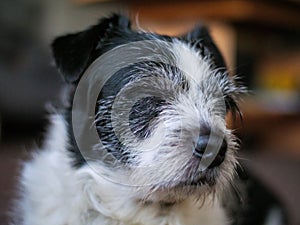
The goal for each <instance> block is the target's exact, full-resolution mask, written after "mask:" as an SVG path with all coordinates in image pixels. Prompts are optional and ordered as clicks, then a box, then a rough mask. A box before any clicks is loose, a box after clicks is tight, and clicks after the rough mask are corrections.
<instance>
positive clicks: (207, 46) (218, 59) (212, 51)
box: [182, 25, 226, 70]
mask: <svg viewBox="0 0 300 225" xmlns="http://www.w3.org/2000/svg"><path fill="white" fill-rule="evenodd" d="M182 39H183V40H184V41H186V42H188V43H190V44H192V45H194V46H195V47H197V48H198V49H199V50H200V53H201V55H202V56H203V57H208V58H209V59H210V60H212V62H213V64H214V67H215V68H219V69H224V70H225V69H226V64H225V61H224V59H223V57H222V55H221V53H220V51H219V49H218V48H217V46H216V45H215V43H214V41H213V39H212V37H211V36H210V34H209V31H208V29H207V28H206V27H204V26H201V25H197V26H196V27H195V28H194V29H193V30H192V31H190V32H189V33H187V34H185V35H184V36H182Z"/></svg>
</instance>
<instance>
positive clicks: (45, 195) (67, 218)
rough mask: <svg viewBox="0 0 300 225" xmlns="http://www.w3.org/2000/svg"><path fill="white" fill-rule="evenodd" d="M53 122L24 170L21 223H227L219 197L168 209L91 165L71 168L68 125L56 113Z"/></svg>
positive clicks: (190, 200) (191, 201)
mask: <svg viewBox="0 0 300 225" xmlns="http://www.w3.org/2000/svg"><path fill="white" fill-rule="evenodd" d="M52 123H53V126H52V127H51V130H50V135H49V139H48V141H47V143H46V146H45V147H44V149H43V151H41V152H39V153H37V154H36V155H35V156H34V159H33V160H32V161H31V162H30V163H27V164H26V166H25V168H24V171H23V176H22V184H23V186H24V187H25V190H26V191H25V192H24V193H23V200H22V202H21V203H22V205H21V207H22V211H23V212H24V215H23V219H24V221H23V225H41V224H47V225H83V224H84V225H98V224H99V225H100V224H101V225H125V224H126V225H135V224H143V225H158V224H161V225H166V224H168V225H200V224H204V225H220V224H226V223H225V222H224V221H226V219H225V214H224V212H223V210H222V209H221V207H220V204H219V202H218V200H217V199H214V200H211V201H205V203H204V205H203V206H202V205H201V202H200V203H199V202H195V200H194V199H192V198H191V199H186V200H185V201H183V202H181V203H179V204H178V205H175V206H172V207H170V208H166V209H164V208H163V207H162V208H161V207H160V206H159V203H157V204H153V205H146V204H143V203H142V202H138V199H137V198H136V196H135V195H134V193H135V192H136V191H138V189H137V188H135V187H129V186H122V185H119V184H115V183H113V182H110V181H108V180H106V179H104V178H103V177H101V176H99V175H98V174H97V173H95V171H94V170H93V169H91V168H90V167H89V166H88V165H87V166H85V167H83V168H81V169H79V170H75V169H72V168H71V165H70V159H69V157H68V153H67V152H66V151H65V147H66V145H67V143H66V142H65V141H64V140H67V133H66V124H65V121H64V119H63V118H62V116H58V115H56V116H53V117H52Z"/></svg>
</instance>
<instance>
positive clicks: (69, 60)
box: [52, 15, 244, 202]
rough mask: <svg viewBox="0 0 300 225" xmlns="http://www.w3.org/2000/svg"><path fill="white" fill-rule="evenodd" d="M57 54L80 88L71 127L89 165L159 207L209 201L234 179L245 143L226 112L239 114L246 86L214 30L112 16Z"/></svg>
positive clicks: (60, 44)
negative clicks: (152, 28)
mask: <svg viewBox="0 0 300 225" xmlns="http://www.w3.org/2000/svg"><path fill="white" fill-rule="evenodd" d="M52 49H53V54H54V58H55V62H56V65H57V67H58V69H59V70H60V71H61V73H62V75H63V77H64V78H65V80H66V82H67V83H68V84H70V85H71V86H74V87H75V91H74V93H73V94H72V101H73V103H72V107H71V110H70V112H69V114H70V115H71V119H70V120H69V122H70V123H71V124H70V125H71V128H72V132H71V133H72V136H73V138H74V140H75V142H74V143H75V144H74V146H73V147H72V148H73V154H75V155H77V156H78V155H80V156H82V158H83V159H84V163H81V166H83V164H85V165H86V164H88V165H89V166H90V167H91V168H93V169H94V170H95V171H96V172H99V174H100V175H101V176H106V177H107V179H110V180H111V181H112V182H118V183H120V185H129V186H132V187H134V188H136V190H138V191H137V192H136V195H138V196H139V197H138V198H141V199H148V200H151V201H166V202H176V201H180V200H182V199H184V198H186V197H187V196H190V195H193V196H196V198H201V196H204V195H205V194H207V193H211V192H212V191H215V190H216V188H218V187H221V188H222V187H223V186H224V185H226V184H227V183H228V182H229V181H230V180H231V178H232V176H233V173H234V168H235V165H236V160H235V152H236V150H237V148H238V144H237V141H236V138H235V137H234V135H233V134H232V132H231V130H230V129H228V128H227V126H226V115H227V114H228V113H229V112H232V113H233V114H234V113H239V110H238V106H237V100H238V98H239V95H240V94H241V93H243V92H244V89H243V88H241V87H239V86H237V85H236V82H235V79H234V78H233V77H231V76H229V75H228V73H227V71H226V67H225V63H224V61H223V58H222V56H221V54H220V52H219V51H218V49H217V47H216V45H215V44H214V42H213V40H212V39H211V37H210V35H209V32H208V31H207V29H206V28H205V27H203V26H197V27H196V28H195V29H194V30H193V31H191V32H189V33H188V34H185V35H183V36H179V37H169V36H163V35H158V34H153V33H147V32H142V31H134V30H132V29H131V27H130V22H129V20H128V19H127V18H125V17H123V16H119V15H113V16H111V17H109V18H105V19H102V20H100V22H99V23H98V24H97V25H95V26H92V27H90V28H88V29H87V30H84V31H82V32H79V33H75V34H71V35H67V36H62V37H59V38H57V39H56V40H55V41H54V42H53V44H52ZM75 145H76V147H75ZM74 149H77V150H76V151H74ZM82 161H83V160H81V162H82ZM103 171H105V172H103Z"/></svg>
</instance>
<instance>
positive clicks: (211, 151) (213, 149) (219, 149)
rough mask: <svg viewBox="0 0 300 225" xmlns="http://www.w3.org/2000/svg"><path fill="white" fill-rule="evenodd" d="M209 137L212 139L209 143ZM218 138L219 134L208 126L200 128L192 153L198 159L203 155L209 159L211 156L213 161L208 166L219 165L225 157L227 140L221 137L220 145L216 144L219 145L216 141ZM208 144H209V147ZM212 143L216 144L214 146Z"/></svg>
mask: <svg viewBox="0 0 300 225" xmlns="http://www.w3.org/2000/svg"><path fill="white" fill-rule="evenodd" d="M210 138H211V139H212V140H211V143H209V140H210ZM218 138H220V137H219V135H217V134H214V133H212V132H211V129H210V128H209V127H206V126H205V127H202V128H201V130H200V135H199V138H198V141H197V143H196V146H195V150H194V152H193V154H194V156H196V157H198V158H200V159H202V158H203V157H205V159H207V160H209V159H210V158H211V160H213V161H212V162H211V163H210V165H209V166H208V168H213V167H217V166H219V165H221V164H222V162H223V161H224V159H225V155H226V151H227V142H226V140H225V139H223V140H222V144H221V146H218V145H220V144H218V143H216V142H219V140H218ZM216 140H217V141H216ZM208 144H210V146H209V147H208ZM214 144H215V145H216V146H214ZM213 157H214V158H213Z"/></svg>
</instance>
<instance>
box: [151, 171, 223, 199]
mask: <svg viewBox="0 0 300 225" xmlns="http://www.w3.org/2000/svg"><path fill="white" fill-rule="evenodd" d="M219 174H220V168H213V169H207V170H206V171H204V172H202V173H201V174H200V173H199V174H198V175H195V176H194V177H193V179H186V178H185V179H179V180H176V181H170V182H163V183H159V184H156V185H153V186H152V187H151V191H150V193H151V194H149V195H147V197H146V198H145V199H146V200H147V201H151V202H160V203H164V204H166V205H169V204H170V205H172V204H175V203H180V202H182V201H184V200H186V199H188V198H191V196H192V197H193V199H195V200H203V199H205V197H206V196H207V195H209V194H212V193H214V191H215V188H216V186H217V184H218V180H219Z"/></svg>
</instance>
